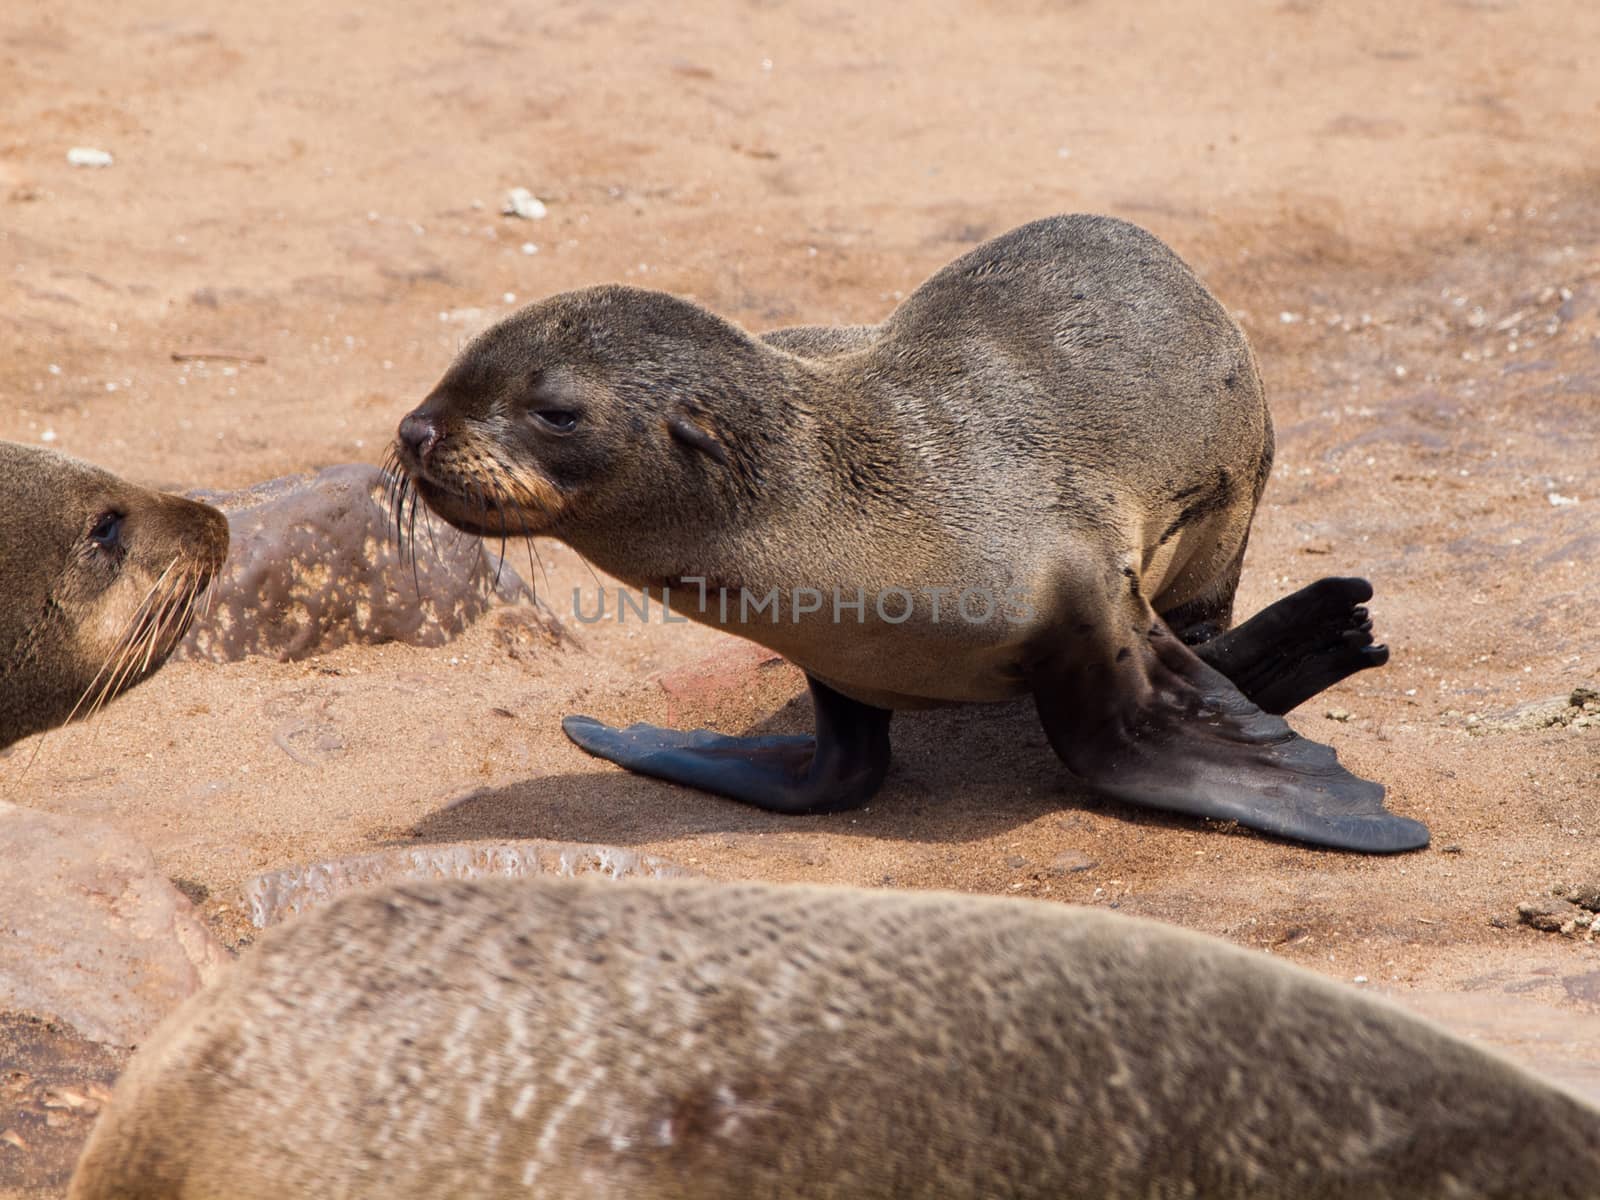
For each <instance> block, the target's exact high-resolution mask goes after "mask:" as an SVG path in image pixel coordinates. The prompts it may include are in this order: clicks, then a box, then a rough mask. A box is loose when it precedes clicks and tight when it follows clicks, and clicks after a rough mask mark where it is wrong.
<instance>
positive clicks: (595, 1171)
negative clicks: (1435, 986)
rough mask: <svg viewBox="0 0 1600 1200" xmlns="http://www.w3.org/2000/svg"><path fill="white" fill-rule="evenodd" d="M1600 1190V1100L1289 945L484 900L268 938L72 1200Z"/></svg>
mask: <svg viewBox="0 0 1600 1200" xmlns="http://www.w3.org/2000/svg"><path fill="white" fill-rule="evenodd" d="M529 1195H531V1196H544V1197H584V1198H585V1200H609V1198H616V1200H623V1198H627V1200H669V1198H670V1200H689V1198H691V1197H693V1198H696V1200H722V1198H726V1200H735V1198H737V1200H779V1198H783V1197H795V1198H799V1197H806V1198H807V1200H825V1198H827V1197H841V1198H843V1197H848V1198H850V1200H871V1198H875V1197H882V1198H885V1200H887V1198H889V1197H905V1196H926V1197H939V1198H940V1200H963V1198H969V1197H970V1198H973V1200H976V1198H978V1197H999V1196H1004V1197H1011V1198H1014V1200H1027V1198H1030V1197H1039V1198H1041V1200H1043V1198H1045V1197H1048V1198H1049V1200H1073V1198H1081V1200H1091V1198H1092V1200H1118V1198H1124V1197H1127V1198H1131V1197H1140V1198H1160V1197H1180V1196H1203V1197H1207V1198H1208V1200H1235V1198H1238V1200H1242V1198H1244V1197H1250V1198H1251V1200H1276V1198H1281V1200H1310V1198H1313V1197H1314V1198H1316V1200H1340V1198H1346V1197H1348V1198H1349V1200H1358V1198H1359V1200H1386V1198H1392V1200H1402V1198H1403V1200H1436V1198H1437V1200H1443V1198H1445V1197H1452V1198H1455V1197H1461V1198H1465V1197H1472V1198H1473V1200H1495V1198H1500V1200H1533V1198H1534V1197H1538V1198H1539V1200H1577V1198H1579V1197H1585V1198H1588V1200H1595V1198H1596V1197H1600V1111H1597V1110H1596V1109H1594V1108H1592V1107H1590V1106H1589V1105H1587V1104H1585V1103H1584V1102H1582V1101H1581V1100H1579V1099H1577V1098H1575V1097H1573V1096H1571V1095H1568V1094H1567V1093H1566V1092H1563V1091H1561V1090H1559V1089H1557V1088H1556V1087H1554V1086H1551V1085H1549V1084H1547V1083H1545V1082H1543V1081H1541V1080H1539V1079H1537V1078H1535V1077H1533V1076H1532V1075H1529V1074H1527V1073H1525V1072H1524V1071H1522V1070H1520V1069H1519V1068H1517V1067H1514V1066H1512V1065H1510V1064H1509V1063H1506V1062H1504V1061H1502V1060H1500V1059H1498V1058H1495V1057H1492V1056H1491V1055H1489V1054H1486V1053H1484V1052H1483V1051H1481V1050H1479V1049H1477V1048H1475V1047H1473V1046H1471V1045H1469V1044H1468V1043H1466V1042H1464V1041H1461V1040H1458V1039H1457V1038H1455V1037H1452V1036H1450V1035H1449V1034H1447V1033H1445V1032H1444V1031H1442V1030H1440V1029H1438V1028H1436V1027H1434V1026H1432V1025H1430V1024H1427V1023H1425V1022H1423V1021H1421V1020H1419V1019H1417V1018H1415V1017H1412V1016H1410V1015H1407V1014H1405V1013H1403V1012H1401V1011H1399V1010H1398V1009H1396V1008H1393V1007H1390V1006H1389V1005H1387V1004H1385V1003H1383V1002H1381V1001H1376V1000H1372V999H1369V998H1368V997H1365V996H1363V995H1361V994H1360V993H1358V992H1356V991H1354V990H1353V989H1351V988H1348V987H1345V986H1343V985H1338V984H1334V983H1331V982H1329V981H1327V980H1325V979H1322V978H1320V977H1318V976H1316V975H1313V974H1311V973H1310V972H1308V971H1304V970H1301V969H1299V968H1296V967H1291V966H1288V965H1286V964H1284V963H1281V962H1278V961H1277V960H1274V959H1272V958H1269V957H1268V956H1266V955H1264V954H1260V953H1258V952H1254V951H1248V950H1242V949H1239V948H1238V947H1235V946H1231V945H1228V944H1227V943H1225V942H1221V941H1219V940H1216V939H1213V938H1207V937H1201V936H1199V935H1197V934H1193V933H1188V932H1185V931H1182V930H1179V929H1176V928H1173V927H1171V926H1165V925H1160V924H1157V923H1155V922H1151V921H1144V920H1139V919H1136V918H1132V917H1125V916H1120V915H1116V914H1112V913H1107V912H1104V911H1099V910H1094V909H1081V908H1070V907H1067V906H1064V905H1057V904H1051V903H1045V902H1040V901H1022V900H1002V899H997V898H992V897H981V898H980V897H973V896H960V895H953V894H945V893H936V892H892V891H864V890H859V889H853V888H823V887H793V886H791V887H784V886H772V885H758V884H707V883H639V882H623V881H610V880H603V881H578V880H541V881H537V882H534V881H506V880H494V881H478V882H471V883H448V884H440V885H430V884H417V885H411V886H407V887H401V888H396V889H393V890H387V891H380V892H374V893H367V894H362V895H356V896H351V897H346V898H344V899H342V900H340V901H338V902H336V903H335V904H334V905H332V906H330V907H329V908H328V909H326V910H324V912H323V913H321V914H318V915H314V916H311V917H309V918H306V919H304V920H302V921H299V922H295V923H293V924H290V925H288V926H286V927H285V928H283V929H282V930H279V931H274V933H272V934H269V935H268V936H267V937H265V938H263V939H262V941H261V943H260V944H259V945H258V946H257V947H256V948H255V949H253V950H250V951H248V952H247V953H246V955H245V956H244V958H243V959H242V960H241V961H240V962H239V963H238V964H237V965H236V966H235V967H234V968H233V970H232V971H231V972H230V974H229V975H227V976H226V977H225V978H224V979H223V981H222V982H221V983H220V985H219V986H217V987H216V988H214V989H212V990H209V991H207V992H203V993H201V994H200V995H199V996H196V997H193V998H191V999H190V1000H189V1001H188V1002H186V1004H185V1005H184V1007H183V1008H182V1009H180V1010H179V1012H178V1013H177V1014H176V1015H175V1016H174V1017H172V1018H170V1019H169V1020H168V1022H166V1023H165V1024H164V1025H163V1026H162V1027H161V1029H160V1030H159V1031H158V1032H157V1033H156V1035H155V1036H154V1037H153V1038H152V1040H151V1041H150V1042H149V1043H148V1044H147V1045H146V1046H145V1047H144V1048H143V1049H141V1050H140V1052H139V1053H138V1054H136V1055H135V1057H134V1059H133V1061H132V1062H131V1063H130V1064H129V1066H128V1069H127V1071H126V1073H125V1075H124V1076H123V1078H122V1080H121V1081H120V1082H119V1083H118V1085H117V1089H116V1092H115V1094H114V1096H113V1099H112V1101H111V1104H110V1106H109V1108H108V1109H107V1110H106V1113H105V1115H104V1116H103V1117H102V1118H101V1120H100V1123H99V1125H98V1126H97V1128H96V1129H95V1131H94V1133H93V1135H92V1136H91V1139H90V1141H89V1143H88V1146H87V1147H86V1149H85V1151H84V1155H83V1158H82V1160H81V1161H80V1164H79V1167H78V1172H77V1175H76V1177H75V1178H74V1180H73V1184H72V1189H71V1192H70V1196H71V1197H72V1200H157V1198H161V1200H201V1198H210V1197H219V1198H220V1197H228V1198H230V1200H257V1198H260V1200H268V1198H271V1200H280V1198H290V1197H311V1196H316V1197H355V1196H372V1197H380V1196H381V1197H384V1198H385V1200H405V1198H408V1197H419V1198H420V1197H429V1198H433V1197H444V1196H448V1197H453V1198H455V1200H470V1198H473V1197H500V1196H529Z"/></svg>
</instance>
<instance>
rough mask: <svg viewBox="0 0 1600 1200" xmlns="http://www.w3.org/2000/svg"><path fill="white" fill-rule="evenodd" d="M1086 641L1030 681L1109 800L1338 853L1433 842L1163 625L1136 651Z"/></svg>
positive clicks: (1057, 733) (1067, 753) (1073, 760)
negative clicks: (1234, 823)
mask: <svg viewBox="0 0 1600 1200" xmlns="http://www.w3.org/2000/svg"><path fill="white" fill-rule="evenodd" d="M1078 640H1079V645H1077V646H1074V645H1072V644H1071V641H1070V640H1069V641H1068V642H1067V643H1066V644H1063V645H1061V646H1059V647H1056V648H1054V649H1053V650H1051V651H1049V652H1047V653H1045V654H1044V655H1042V656H1041V657H1040V658H1039V660H1038V661H1036V662H1035V663H1033V664H1032V665H1031V667H1030V675H1031V678H1032V681H1033V687H1034V698H1035V700H1036V702H1037V704H1038V708H1039V717H1040V719H1041V721H1042V722H1043V723H1044V728H1045V733H1046V735H1047V736H1048V737H1049V739H1050V744H1051V745H1052V746H1053V747H1054V748H1055V751H1056V753H1057V754H1059V755H1060V756H1061V759H1062V761H1064V762H1065V763H1066V764H1067V766H1068V767H1069V768H1071V770H1072V771H1073V773H1074V774H1076V775H1078V776H1080V777H1081V778H1082V779H1083V780H1084V781H1085V782H1087V783H1088V784H1089V785H1090V786H1091V787H1093V788H1094V790H1095V791H1096V792H1098V793H1100V794H1101V795H1104V796H1108V797H1110V798H1112V799H1116V800H1122V801H1124V802H1126V803H1129V804H1138V805H1142V806H1144V807H1147V808H1157V809H1164V810H1167V811H1169V812H1178V813H1187V814H1189V815H1191V816H1197V817H1211V818H1215V819H1217V820H1224V821H1237V822H1239V824H1241V825H1245V826H1248V827H1249V828H1251V829H1257V830H1260V831H1261V832H1263V833H1271V834H1276V835H1278V836H1280V837H1286V838H1292V839H1294V840H1296V841H1301V842H1308V843H1311V844H1312V845H1318V846H1330V847H1333V848H1336V849H1340V850H1358V851H1362V852H1364V853H1369V854H1392V853H1396V852H1398V851H1402V850H1418V849H1421V848H1422V847H1423V846H1426V845H1427V844H1428V829H1427V827H1426V826H1425V825H1423V824H1421V823H1420V822H1418V821H1413V820H1410V819H1409V818H1406V817H1401V816H1397V815H1396V814H1394V813H1392V812H1390V811H1389V810H1388V809H1386V808H1384V806H1383V786H1382V785H1381V784H1377V783H1374V782H1372V781H1371V780H1367V779H1362V778H1360V777H1359V776H1356V775H1352V774H1351V773H1350V772H1349V771H1347V770H1345V769H1344V768H1343V767H1341V766H1340V765H1339V762H1338V757H1337V755H1335V753H1334V752H1333V750H1332V749H1331V748H1330V747H1328V746H1324V745H1321V744H1320V743H1317V742H1313V741H1309V740H1307V739H1306V738H1303V737H1301V736H1299V735H1298V734H1297V733H1295V732H1294V730H1292V729H1290V728H1289V726H1288V724H1287V723H1286V722H1285V721H1284V720H1283V718H1281V717H1278V716H1274V715H1272V714H1270V713H1266V712H1263V711H1262V710H1261V709H1260V708H1258V707H1256V705H1254V704H1252V703H1251V702H1250V701H1249V700H1247V699H1246V698H1245V697H1244V695H1243V694H1242V693H1241V692H1240V690H1239V689H1238V688H1237V687H1235V686H1234V685H1233V684H1232V683H1230V682H1229V681H1228V680H1227V679H1226V678H1225V677H1224V676H1223V675H1222V674H1220V673H1219V672H1218V671H1216V670H1214V669H1213V668H1211V667H1209V666H1207V665H1206V664H1205V663H1203V662H1201V661H1200V659H1198V658H1197V657H1196V656H1195V654H1194V652H1193V651H1191V650H1190V649H1189V648H1188V647H1186V646H1184V645H1183V644H1182V643H1181V642H1180V641H1179V640H1178V639H1177V638H1176V637H1174V636H1173V635H1172V633H1171V631H1169V630H1168V629H1167V628H1166V626H1165V625H1163V624H1161V623H1160V622H1159V621H1156V622H1154V623H1153V624H1152V625H1151V626H1150V627H1149V629H1148V631H1147V632H1145V633H1144V634H1143V635H1142V636H1139V637H1137V638H1134V639H1132V640H1133V641H1135V642H1136V644H1135V645H1133V646H1125V647H1122V648H1105V647H1094V648H1091V647H1090V646H1089V645H1087V644H1085V643H1088V642H1091V641H1094V640H1096V639H1092V638H1082V639H1078ZM1102 650H1104V651H1105V652H1104V653H1102V652H1101V651H1102Z"/></svg>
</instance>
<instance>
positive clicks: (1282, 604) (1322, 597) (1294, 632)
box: [1185, 577, 1389, 713]
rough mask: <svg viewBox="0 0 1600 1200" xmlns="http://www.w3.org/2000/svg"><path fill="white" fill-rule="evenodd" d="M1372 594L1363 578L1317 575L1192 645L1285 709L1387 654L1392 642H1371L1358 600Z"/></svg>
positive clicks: (1245, 687)
mask: <svg viewBox="0 0 1600 1200" xmlns="http://www.w3.org/2000/svg"><path fill="white" fill-rule="evenodd" d="M1370 599H1372V585H1371V584H1370V583H1368V582H1367V581H1366V580H1365V579H1341V578H1331V577H1330V578H1327V579H1319V580H1317V581H1316V582H1315V583H1313V584H1310V585H1308V586H1307V587H1303V588H1301V589H1300V590H1299V591H1298V592H1295V593H1293V594H1292V595H1288V596H1285V597H1284V598H1283V599H1282V600H1279V601H1277V602H1276V603H1273V604H1269V605H1268V606H1267V607H1266V608H1264V609H1262V610H1261V611H1260V612H1258V613H1257V614H1256V615H1255V616H1253V617H1251V618H1250V619H1249V620H1248V621H1246V622H1245V623H1244V624H1242V625H1238V626H1236V627H1234V628H1233V629H1229V630H1227V631H1226V632H1224V633H1219V634H1217V635H1216V636H1215V637H1211V638H1208V639H1206V640H1205V641H1202V642H1200V643H1199V644H1198V645H1195V646H1194V652H1195V653H1196V654H1197V655H1199V656H1200V658H1201V659H1202V660H1203V661H1204V662H1206V663H1207V664H1209V665H1210V666H1212V667H1214V668H1216V669H1217V670H1218V671H1220V672H1221V673H1222V674H1223V675H1225V676H1227V677H1228V679H1229V680H1230V681H1231V682H1232V683H1233V684H1234V686H1235V687H1237V688H1238V689H1239V690H1240V691H1241V692H1243V693H1244V695H1245V696H1246V697H1247V698H1248V699H1249V700H1250V701H1251V703H1253V704H1255V705H1256V706H1258V707H1259V708H1261V709H1263V710H1265V711H1266V712H1269V713H1286V712H1289V711H1291V710H1292V709H1294V708H1296V707H1298V706H1299V705H1301V704H1304V703H1305V702H1306V701H1307V700H1309V699H1311V697H1313V696H1315V695H1316V694H1317V693H1318V692H1320V691H1322V690H1324V689H1325V688H1329V687H1332V686H1333V685H1334V684H1336V683H1338V682H1339V681H1340V680H1341V679H1344V678H1346V677H1348V676H1350V675H1354V674H1355V673H1356V672H1357V671H1365V670H1367V669H1368V668H1370V667H1381V666H1382V665H1383V664H1384V663H1386V662H1388V661H1389V648H1388V647H1387V646H1376V645H1373V641H1372V619H1371V618H1370V617H1369V616H1368V615H1367V610H1366V609H1365V608H1363V607H1362V605H1364V604H1365V603H1366V602H1367V601H1368V600H1370ZM1185 640H1189V641H1191V644H1193V642H1192V640H1191V639H1188V638H1186V639H1185Z"/></svg>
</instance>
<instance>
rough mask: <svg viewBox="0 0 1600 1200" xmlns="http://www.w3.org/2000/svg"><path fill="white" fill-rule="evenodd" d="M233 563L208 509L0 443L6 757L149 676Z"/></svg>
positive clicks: (42, 452) (223, 532) (1, 699)
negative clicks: (226, 563)
mask: <svg viewBox="0 0 1600 1200" xmlns="http://www.w3.org/2000/svg"><path fill="white" fill-rule="evenodd" d="M227 552H228V522H227V520H226V518H224V517H223V515H222V514H221V513H220V512H218V511H217V510H216V509H214V508H212V507H211V506H210V505H207V504H198V503H196V502H195V501H193V500H185V499H183V498H182V497H181V496H171V495H167V494H165V493H162V492H154V491H151V490H150V489H148V488H142V487H137V486H135V485H134V484H131V483H129V482H127V481H126V480H124V479H119V478H118V477H117V476H115V475H113V474H111V473H110V472H109V471H104V470H102V469H100V468H99V467H96V466H92V465H90V464H89V463H85V462H80V461H78V460H77V459H74V458H68V457H67V456H66V455H64V454H58V453H56V452H55V451H53V450H46V449H43V448H41V447H36V446H24V445H19V444H17V443H15V442H0V581H3V583H4V592H5V600H4V602H3V603H0V746H7V745H10V744H11V743H12V742H15V741H17V740H18V739H20V738H24V737H26V736H28V735H29V734H30V733H37V732H39V731H40V730H44V729H51V728H54V727H55V726H57V725H61V724H64V723H65V722H67V721H69V720H71V719H72V718H73V717H74V716H75V715H84V716H86V715H88V714H89V713H91V712H93V711H95V710H96V709H98V708H100V707H101V706H102V705H104V704H106V703H107V702H109V701H110V700H112V699H113V698H115V697H116V696H119V695H121V694H122V693H123V692H125V691H127V690H128V689H129V688H131V687H133V686H134V685H135V684H137V683H139V682H140V681H142V680H144V679H148V678H149V677H150V676H151V675H153V674H154V673H155V672H156V670H157V669H158V668H159V667H160V666H161V664H162V663H163V662H164V661H165V660H166V657H167V655H168V654H170V653H171V652H172V649H173V647H174V646H176V645H177V644H178V642H179V640H180V639H181V638H182V637H183V635H184V632H185V631H186V630H187V629H188V627H189V622H190V620H191V619H192V618H193V616H194V611H195V605H196V603H197V602H198V600H199V598H200V597H201V596H202V595H203V594H204V593H205V590H206V588H207V587H208V586H209V585H210V583H211V579H212V577H213V576H214V575H215V574H216V572H217V570H218V569H219V568H220V567H221V566H222V562H223V559H224V558H225V557H226V555H227Z"/></svg>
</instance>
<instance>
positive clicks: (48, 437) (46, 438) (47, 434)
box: [39, 429, 56, 442]
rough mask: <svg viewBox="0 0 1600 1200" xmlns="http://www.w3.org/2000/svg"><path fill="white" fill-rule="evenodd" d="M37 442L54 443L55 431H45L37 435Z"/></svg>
mask: <svg viewBox="0 0 1600 1200" xmlns="http://www.w3.org/2000/svg"><path fill="white" fill-rule="evenodd" d="M39 440H40V441H41V442H53V441H55V440H56V431H55V430H54V429H46V430H45V431H44V432H43V433H41V434H40V435H39Z"/></svg>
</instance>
